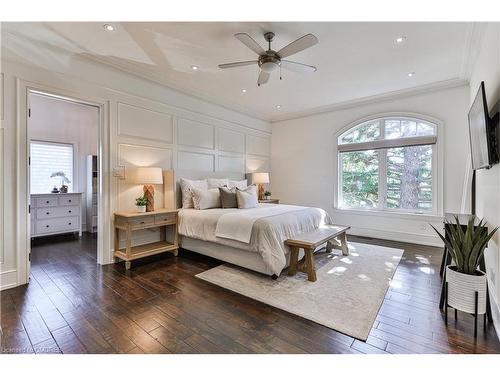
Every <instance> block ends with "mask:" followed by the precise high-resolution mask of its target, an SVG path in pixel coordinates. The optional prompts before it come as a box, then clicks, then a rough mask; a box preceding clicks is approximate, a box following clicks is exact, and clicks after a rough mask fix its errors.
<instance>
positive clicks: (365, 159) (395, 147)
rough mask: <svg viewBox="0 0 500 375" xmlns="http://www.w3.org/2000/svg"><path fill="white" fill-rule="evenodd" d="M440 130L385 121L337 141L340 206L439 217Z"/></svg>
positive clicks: (418, 122)
mask: <svg viewBox="0 0 500 375" xmlns="http://www.w3.org/2000/svg"><path fill="white" fill-rule="evenodd" d="M436 147H437V126H436V125H435V124H433V123H430V122H428V121H425V120H422V119H418V118H412V117H383V118H377V119H373V120H370V121H366V122H363V123H361V124H359V125H356V126H354V127H352V128H350V129H349V130H347V131H346V132H344V133H342V134H341V135H340V136H338V138H337V151H338V171H339V173H338V177H339V178H338V184H339V185H338V190H337V192H338V194H337V197H338V201H337V206H338V207H339V208H344V209H365V210H388V211H399V212H414V213H415V212H418V213H435V211H436V207H437V206H436V194H435V187H436V179H435V176H436V175H437V174H436V173H435V169H436V168H437V163H436V155H437V152H436Z"/></svg>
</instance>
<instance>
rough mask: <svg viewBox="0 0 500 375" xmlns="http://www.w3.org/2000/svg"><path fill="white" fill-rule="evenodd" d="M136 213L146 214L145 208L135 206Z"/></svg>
mask: <svg viewBox="0 0 500 375" xmlns="http://www.w3.org/2000/svg"><path fill="white" fill-rule="evenodd" d="M135 207H136V209H137V212H146V206H135Z"/></svg>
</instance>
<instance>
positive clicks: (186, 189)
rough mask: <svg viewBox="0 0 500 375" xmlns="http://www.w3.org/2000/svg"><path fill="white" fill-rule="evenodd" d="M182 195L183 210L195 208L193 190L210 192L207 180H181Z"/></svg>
mask: <svg viewBox="0 0 500 375" xmlns="http://www.w3.org/2000/svg"><path fill="white" fill-rule="evenodd" d="M179 183H180V185H181V193H182V208H193V207H194V206H193V192H192V189H193V188H196V189H201V190H208V184H207V180H188V179H186V178H181V179H180V181H179Z"/></svg>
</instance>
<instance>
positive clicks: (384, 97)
mask: <svg viewBox="0 0 500 375" xmlns="http://www.w3.org/2000/svg"><path fill="white" fill-rule="evenodd" d="M468 84H469V82H468V81H467V80H464V79H462V78H453V79H449V80H445V81H439V82H434V83H429V84H426V85H421V86H416V87H411V88H408V89H402V90H396V91H391V92H386V93H383V94H377V95H371V96H366V97H364V98H359V99H353V100H348V101H344V102H340V103H335V104H331V105H326V106H322V107H317V108H313V109H308V110H304V111H298V112H293V113H288V114H283V115H281V116H276V117H273V118H272V119H271V120H270V122H271V123H277V122H281V121H287V120H294V119H298V118H303V117H308V116H312V115H317V114H321V113H326V112H335V111H340V110H343V109H349V108H353V107H358V106H360V105H368V104H373V103H380V102H385V101H390V100H394V99H400V98H407V97H411V96H416V95H422V94H428V93H431V92H435V91H441V90H446V89H451V88H455V87H461V86H467V85H468Z"/></svg>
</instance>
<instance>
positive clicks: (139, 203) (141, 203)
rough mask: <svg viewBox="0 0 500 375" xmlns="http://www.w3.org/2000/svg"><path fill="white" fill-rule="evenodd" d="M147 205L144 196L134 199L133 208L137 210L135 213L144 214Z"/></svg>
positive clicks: (146, 199)
mask: <svg viewBox="0 0 500 375" xmlns="http://www.w3.org/2000/svg"><path fill="white" fill-rule="evenodd" d="M147 204H148V198H146V197H144V196H142V197H139V198H136V199H135V206H136V208H137V212H146V206H147Z"/></svg>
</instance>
